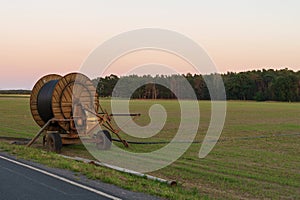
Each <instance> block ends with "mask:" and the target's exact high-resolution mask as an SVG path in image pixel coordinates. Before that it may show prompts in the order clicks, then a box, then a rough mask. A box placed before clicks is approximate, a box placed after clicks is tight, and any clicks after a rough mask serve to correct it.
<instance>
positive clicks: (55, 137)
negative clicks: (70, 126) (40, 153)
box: [47, 133, 62, 153]
mask: <svg viewBox="0 0 300 200" xmlns="http://www.w3.org/2000/svg"><path fill="white" fill-rule="evenodd" d="M47 146H48V149H49V151H52V152H56V153H60V152H61V148H62V141H61V137H60V134H59V133H49V134H47Z"/></svg>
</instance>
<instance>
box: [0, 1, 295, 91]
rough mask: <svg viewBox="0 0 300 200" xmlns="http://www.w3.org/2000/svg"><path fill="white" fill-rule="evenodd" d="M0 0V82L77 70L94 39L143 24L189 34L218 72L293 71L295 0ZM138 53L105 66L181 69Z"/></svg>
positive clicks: (14, 85) (3, 85)
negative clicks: (157, 65)
mask: <svg viewBox="0 0 300 200" xmlns="http://www.w3.org/2000/svg"><path fill="white" fill-rule="evenodd" d="M1 4H2V5H1V7H0V13H1V14H0V15H1V18H0V27H1V32H0V36H1V37H0V44H1V45H0V66H1V68H0V89H31V88H32V86H33V85H34V84H35V82H36V81H37V80H38V79H39V78H40V77H41V76H43V75H45V74H48V73H58V74H62V75H63V74H66V73H69V72H73V71H78V70H79V69H80V66H81V64H82V63H83V62H84V61H85V59H86V58H87V57H88V55H89V54H90V53H91V51H92V50H93V49H95V48H97V47H98V45H100V44H101V43H102V42H104V41H106V40H108V39H110V38H111V37H113V36H115V35H117V34H120V33H122V32H125V31H130V30H134V29H138V28H145V27H153V28H162V29H169V30H173V31H176V32H179V33H181V34H183V35H186V36H187V37H189V38H191V39H192V40H194V41H195V42H197V43H198V44H199V45H200V46H201V47H203V48H204V49H205V50H206V51H207V53H208V55H209V56H210V58H211V59H212V60H213V61H214V62H215V64H216V66H217V68H218V70H219V71H220V72H221V73H225V72H227V71H233V72H239V71H248V70H254V69H263V68H265V69H270V68H273V69H282V68H289V69H291V70H294V71H298V70H300V59H299V48H300V14H299V12H298V10H299V9H298V8H300V2H298V1H296V0H289V1H285V2H282V1H278V0H273V1H271V0H265V1H263V2H261V1H259V0H251V1H250V0H249V1H243V3H241V1H236V0H228V1H226V2H224V1H216V0H213V1H191V2H190V3H187V2H184V1H176V0H175V1H170V0H166V1H164V2H161V1H155V0H154V1H153V2H151V3H150V2H140V1H137V0H133V1H131V2H124V1H119V0H112V1H102V0H98V1H95V0H89V1H86V2H85V3H84V1H80V0H75V1H69V0H67V1H64V2H60V1H57V0H54V1H52V2H40V1H36V0H30V1H26V2H23V1H17V0H16V1H11V2H6V3H1ZM115 5H119V6H118V7H116V6H115ZM170 5H171V6H170ZM216 5H218V6H216ZM144 53H145V52H144ZM142 54H143V53H140V54H135V55H128V57H127V58H122V59H121V60H119V61H118V62H116V63H114V66H112V68H111V70H110V71H108V73H115V74H117V75H122V74H124V73H126V70H125V69H128V68H129V66H132V65H137V64H138V63H139V62H138V59H140V61H144V62H149V63H151V62H159V61H166V62H165V63H166V64H168V65H172V66H173V67H174V68H176V69H178V71H181V72H182V73H186V72H188V71H189V69H188V65H185V66H184V67H182V68H181V64H182V65H184V62H181V61H180V60H178V59H177V58H174V57H172V56H171V57H170V56H169V55H167V54H161V53H159V54H157V53H156V54H155V53H153V52H152V53H151V52H148V58H146V57H147V56H146V57H145V55H144V56H142ZM151 56H152V58H153V60H152V61H151V59H149V58H151ZM140 64H142V63H140ZM121 66H122V67H121ZM191 72H192V71H191Z"/></svg>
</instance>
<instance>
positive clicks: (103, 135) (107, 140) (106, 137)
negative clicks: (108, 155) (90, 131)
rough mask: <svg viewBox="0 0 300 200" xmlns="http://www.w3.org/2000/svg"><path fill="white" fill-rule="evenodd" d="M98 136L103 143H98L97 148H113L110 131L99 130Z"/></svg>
mask: <svg viewBox="0 0 300 200" xmlns="http://www.w3.org/2000/svg"><path fill="white" fill-rule="evenodd" d="M96 138H97V139H101V140H102V141H103V142H101V143H96V147H97V149H100V150H109V149H110V148H111V142H112V139H111V135H110V133H109V132H108V131H107V130H102V131H98V133H97V135H96Z"/></svg>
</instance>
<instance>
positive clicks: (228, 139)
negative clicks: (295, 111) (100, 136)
mask: <svg viewBox="0 0 300 200" xmlns="http://www.w3.org/2000/svg"><path fill="white" fill-rule="evenodd" d="M297 135H300V133H289V134H273V135H257V136H248V137H236V138H223V139H219V140H217V141H218V142H225V141H232V140H251V139H260V138H271V137H284V136H297ZM112 141H114V142H122V141H121V140H119V139H115V138H113V139H112ZM212 141H216V140H212ZM126 142H127V143H128V144H168V143H170V141H157V142H156V141H150V142H138V141H127V140H126ZM202 142H203V140H196V141H193V142H190V141H184V140H182V141H175V142H174V143H192V144H199V143H202Z"/></svg>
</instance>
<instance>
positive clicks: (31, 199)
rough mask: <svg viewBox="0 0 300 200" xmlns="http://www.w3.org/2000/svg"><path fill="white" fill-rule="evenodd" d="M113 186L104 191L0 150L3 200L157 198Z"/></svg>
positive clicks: (0, 176) (0, 186)
mask: <svg viewBox="0 0 300 200" xmlns="http://www.w3.org/2000/svg"><path fill="white" fill-rule="evenodd" d="M102 184H103V183H102ZM106 185H107V184H106ZM110 187H112V190H113V191H110V192H107V191H106V192H104V191H101V190H100V189H99V187H98V188H97V186H95V187H91V186H89V185H85V184H81V183H80V182H77V181H74V180H72V179H68V178H65V177H64V176H61V175H58V174H55V173H51V172H49V171H48V170H45V169H42V168H40V167H35V166H32V165H31V164H30V163H29V164H28V163H24V162H20V161H17V160H15V159H13V158H10V157H7V156H3V155H1V154H0V199H1V200H15V199H21V200H26V199H28V200H48V199H55V200H65V199H68V200H82V199H84V200H89V199H100V200H102V199H116V200H117V199H157V198H155V197H151V196H149V195H145V194H141V193H134V192H130V191H125V190H123V189H120V188H117V187H116V186H110ZM115 189H116V191H114V190H115ZM106 190H107V186H106ZM118 190H121V192H120V191H118ZM122 194H123V196H122Z"/></svg>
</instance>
